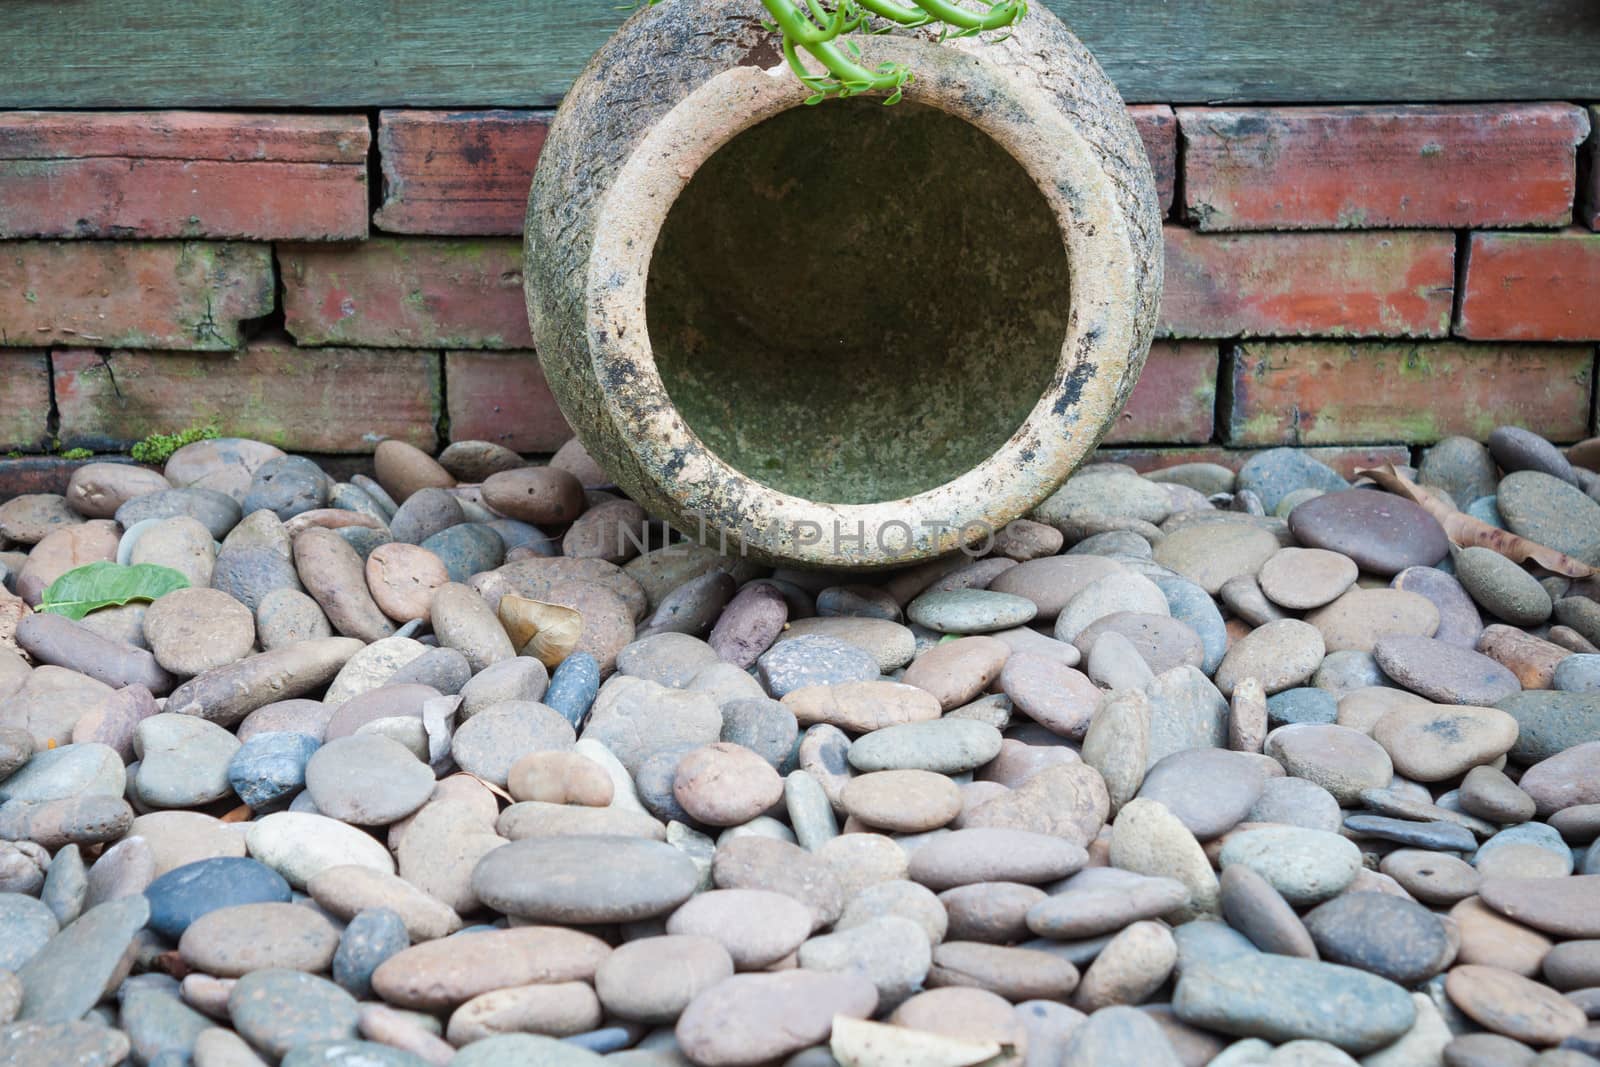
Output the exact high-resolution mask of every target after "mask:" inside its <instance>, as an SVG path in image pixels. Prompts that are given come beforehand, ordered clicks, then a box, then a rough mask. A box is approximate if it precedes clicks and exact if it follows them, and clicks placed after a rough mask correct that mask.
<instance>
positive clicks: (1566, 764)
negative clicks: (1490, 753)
mask: <svg viewBox="0 0 1600 1067" xmlns="http://www.w3.org/2000/svg"><path fill="white" fill-rule="evenodd" d="M1517 784H1518V787H1519V788H1520V791H1521V792H1523V793H1525V794H1526V795H1527V796H1528V797H1530V798H1531V799H1532V800H1533V802H1534V805H1535V810H1536V811H1537V812H1538V814H1539V815H1540V816H1541V817H1548V816H1550V815H1553V814H1555V813H1556V812H1558V811H1561V810H1562V809H1564V808H1575V807H1579V806H1581V805H1588V804H1600V741H1589V742H1585V743H1584V744H1581V745H1574V746H1573V747H1571V748H1569V749H1567V750H1565V751H1564V752H1559V753H1557V754H1556V755H1554V756H1551V757H1549V758H1548V759H1544V760H1541V761H1539V762H1538V763H1536V764H1534V765H1533V766H1532V767H1529V768H1528V769H1527V770H1526V771H1525V772H1523V775H1522V777H1521V778H1520V779H1519V780H1518V783H1517Z"/></svg>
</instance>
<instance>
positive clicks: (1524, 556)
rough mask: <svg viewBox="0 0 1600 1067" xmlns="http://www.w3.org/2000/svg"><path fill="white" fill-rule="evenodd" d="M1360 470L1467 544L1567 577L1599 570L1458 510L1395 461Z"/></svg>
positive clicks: (1453, 539) (1585, 574) (1449, 534)
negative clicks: (1401, 471)
mask: <svg viewBox="0 0 1600 1067" xmlns="http://www.w3.org/2000/svg"><path fill="white" fill-rule="evenodd" d="M1356 473H1357V474H1360V475H1365V476H1366V477H1368V478H1371V479H1372V480H1373V481H1375V482H1377V483H1378V484H1379V485H1381V486H1383V487H1384V488H1385V489H1387V490H1389V492H1391V493H1396V494H1398V495H1400V496H1403V497H1405V498H1406V499H1407V500H1410V501H1411V502H1412V503H1414V504H1417V505H1419V506H1421V507H1422V508H1423V509H1424V510H1426V511H1427V513H1428V514H1429V515H1432V516H1433V517H1434V518H1435V519H1437V520H1439V525H1440V526H1443V527H1444V532H1445V536H1447V537H1449V538H1450V540H1451V542H1452V543H1454V544H1456V545H1459V546H1461V547H1463V548H1470V547H1473V546H1476V547H1478V548H1487V549H1490V550H1492V551H1495V552H1498V553H1500V554H1501V555H1502V556H1505V557H1506V558H1507V559H1512V560H1516V561H1517V562H1518V563H1528V562H1530V561H1531V562H1533V563H1537V564H1538V565H1539V566H1541V567H1543V568H1544V569H1545V570H1547V571H1550V572H1551V573H1552V574H1560V575H1563V576H1565V577H1567V578H1587V577H1589V576H1590V575H1592V574H1595V573H1597V572H1596V570H1595V568H1593V567H1591V566H1589V565H1588V564H1587V563H1584V562H1582V561H1581V560H1576V559H1573V558H1572V557H1571V556H1569V555H1567V554H1566V553H1564V552H1557V551H1556V550H1555V549H1553V548H1550V547H1548V546H1546V545H1541V544H1539V543H1538V542H1537V541H1530V540H1528V539H1527V538H1526V537H1519V536H1517V535H1516V534H1514V533H1512V532H1511V531H1510V530H1501V529H1497V528H1496V527H1493V526H1490V525H1489V524H1488V523H1486V522H1484V521H1483V520H1482V519H1475V518H1473V517H1472V516H1471V515H1468V514H1466V513H1465V512H1461V511H1457V510H1456V509H1455V508H1453V507H1451V506H1450V505H1449V504H1447V503H1445V502H1444V501H1443V500H1441V499H1439V498H1438V497H1437V496H1435V495H1434V494H1432V493H1427V492H1424V491H1423V490H1422V488H1421V487H1420V486H1418V485H1417V484H1416V483H1414V482H1413V481H1412V480H1411V479H1409V478H1407V477H1406V476H1405V475H1403V474H1401V473H1400V472H1399V471H1397V470H1395V469H1394V464H1392V463H1385V464H1384V465H1383V466H1381V467H1378V468H1375V469H1373V470H1364V471H1357V472H1356Z"/></svg>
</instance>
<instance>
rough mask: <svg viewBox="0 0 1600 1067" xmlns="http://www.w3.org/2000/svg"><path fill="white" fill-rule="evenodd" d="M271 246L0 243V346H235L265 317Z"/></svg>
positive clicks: (270, 294) (270, 297)
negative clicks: (251, 323) (246, 327)
mask: <svg viewBox="0 0 1600 1067" xmlns="http://www.w3.org/2000/svg"><path fill="white" fill-rule="evenodd" d="M272 306H273V273H272V249H271V248H269V247H268V246H266V245H249V244H235V243H219V242H208V241H181V242H179V241H140V242H132V241H128V242H124V241H15V242H10V243H6V244H0V345H42V344H68V345H91V346H93V347H96V348H171V349H184V350H189V351H216V350H219V349H230V348H237V347H238V345H239V343H240V340H241V337H240V331H239V324H240V322H241V321H242V320H244V319H253V318H259V317H261V316H263V315H266V314H267V313H268V312H270V311H271V310H272Z"/></svg>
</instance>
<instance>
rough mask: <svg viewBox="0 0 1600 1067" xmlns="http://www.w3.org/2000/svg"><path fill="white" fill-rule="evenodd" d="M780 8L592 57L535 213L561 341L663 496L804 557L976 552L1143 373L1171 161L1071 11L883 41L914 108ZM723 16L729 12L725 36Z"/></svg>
mask: <svg viewBox="0 0 1600 1067" xmlns="http://www.w3.org/2000/svg"><path fill="white" fill-rule="evenodd" d="M762 14H763V8H762V7H761V5H760V4H759V3H758V2H756V0H737V2H730V0H664V2H662V3H660V4H657V5H655V6H653V7H649V8H646V9H644V10H642V11H640V12H638V13H637V14H636V15H634V16H633V17H632V18H631V19H629V20H628V22H627V23H626V24H625V25H624V26H623V27H622V28H621V29H620V30H619V31H618V32H617V34H616V36H614V37H613V38H612V40H611V41H610V42H609V43H608V44H607V45H606V46H605V47H604V48H602V49H601V50H600V52H599V53H597V54H596V55H595V57H594V59H593V60H592V61H591V62H590V64H589V66H588V67H587V68H586V69H585V70H584V72H583V74H582V75H581V76H580V77H579V79H578V81H577V83H576V84H575V85H574V87H573V89H572V91H571V92H570V93H569V94H568V96H567V98H566V100H565V102H564V103H563V104H562V107H561V110H560V111H559V112H558V114H557V116H556V119H555V122H554V123H553V125H552V127H551V131H550V136H549V139H548V141H547V142H546V144H545V147H544V150H543V154H542V156H541V160H540V164H539V169H538V173H537V174H536V175H535V178H534V183H533V191H532V195H531V197H530V202H529V208H528V220H527V235H528V236H527V264H526V266H527V269H526V288H527V300H528V310H529V315H530V317H531V320H532V324H533V334H534V341H535V344H536V346H537V347H538V349H539V353H540V356H541V359H542V360H543V363H544V367H545V371H546V374H547V376H548V378H549V380H550V384H551V387H552V389H553V390H554V392H555V395H556V398H557V400H558V401H559V403H560V404H561V407H562V410H563V411H564V412H565V413H566V415H567V418H568V420H569V421H570V422H571V423H572V424H573V426H574V428H575V429H576V430H577V432H578V435H579V436H580V438H582V440H583V442H584V444H585V446H586V447H587V448H588V449H589V450H590V452H591V453H593V455H594V456H595V457H596V459H598V460H599V461H600V462H601V464H602V465H603V466H604V467H605V469H606V470H607V471H608V472H610V474H611V475H612V477H614V478H615V479H616V481H617V483H618V484H619V485H620V486H622V487H623V488H624V489H626V490H627V491H628V492H629V493H630V494H631V495H633V496H634V497H635V498H636V499H638V500H639V501H640V503H642V504H644V505H645V506H646V507H647V508H649V509H651V510H653V511H655V512H657V513H659V514H662V515H664V516H666V517H668V518H669V519H670V520H671V521H672V522H673V523H674V525H676V526H677V527H678V528H679V529H680V530H683V531H684V532H686V533H689V534H691V535H693V536H701V535H702V533H704V535H705V536H707V537H708V538H709V539H710V540H711V541H712V543H716V541H717V539H718V538H719V536H722V535H726V537H727V539H728V543H729V544H730V546H731V547H730V550H732V551H738V550H739V548H738V547H737V545H738V544H739V543H741V542H742V544H743V546H744V548H745V549H746V550H747V551H749V552H750V554H751V555H754V556H758V557H761V558H766V559H769V560H776V561H784V562H789V563H796V564H801V565H811V566H830V567H882V566H887V565H891V564H896V563H903V562H910V561H913V560H917V559H921V558H926V557H930V556H935V555H939V554H943V553H946V552H950V551H953V550H955V549H957V548H959V547H961V546H962V545H963V544H964V543H967V542H970V541H971V540H973V539H974V538H981V537H982V535H983V532H984V531H985V530H987V529H997V528H998V527H1000V526H1003V525H1004V524H1005V523H1006V522H1009V521H1010V520H1011V519H1013V518H1016V517H1018V516H1020V515H1023V514H1026V513H1027V511H1028V510H1029V509H1030V508H1032V507H1033V505H1034V504H1036V503H1037V502H1038V501H1039V500H1041V499H1043V498H1044V497H1045V496H1046V495H1048V494H1049V493H1050V492H1051V491H1052V490H1053V489H1055V487H1056V486H1058V485H1059V484H1060V483H1061V482H1062V480H1064V479H1065V478H1066V477H1067V475H1068V474H1070V473H1071V472H1072V470H1073V469H1074V468H1075V467H1076V466H1077V465H1078V464H1079V463H1081V462H1082V461H1083V460H1084V458H1085V457H1087V456H1088V455H1089V454H1090V452H1092V450H1093V449H1094V447H1095V445H1096V444H1097V443H1098V442H1099V440H1100V438H1101V436H1102V435H1103V434H1104V433H1105V431H1106V430H1107V429H1108V428H1109V427H1110V425H1111V423H1112V420H1113V419H1114V418H1115V416H1116V414H1117V412H1118V411H1120V410H1121V408H1122V405H1123V403H1124V402H1125V401H1126V400H1127V397H1128V394H1129V393H1130V392H1131V391H1132V388H1133V384H1134V382H1135V380H1136V379H1137V378H1138V374H1139V371H1140V369H1141V368H1142V366H1143V363H1144V359H1145V355H1146V353H1147V352H1148V349H1149V344H1150V337H1151V334H1152V332H1153V330H1154V326H1155V318H1156V312H1157V303H1158V300H1159V295H1160V291H1161V224H1160V213H1159V210H1158V208H1157V201H1156V194H1155V187H1154V182H1153V180H1152V178H1151V176H1150V168H1149V163H1148V161H1147V160H1146V157H1145V154H1144V149H1143V147H1142V145H1141V143H1140V141H1139V137H1138V134H1137V132H1136V131H1135V129H1134V126H1133V123H1132V121H1131V120H1130V119H1129V118H1128V115H1127V111H1126V109H1125V107H1124V106H1123V103H1122V100H1121V98H1120V97H1119V96H1118V95H1117V93H1116V90H1115V89H1114V88H1113V87H1112V85H1111V83H1110V82H1109V81H1108V80H1107V79H1106V77H1105V75H1104V74H1103V73H1102V72H1101V70H1100V68H1099V66H1098V65H1097V64H1096V63H1095V62H1094V60H1093V58H1092V57H1091V56H1090V55H1089V54H1088V52H1087V51H1085V50H1084V48H1083V46H1082V45H1081V44H1079V42H1078V41H1077V39H1076V38H1074V37H1073V36H1072V35H1071V34H1070V33H1069V32H1068V31H1067V30H1066V28H1065V27H1064V26H1062V24H1061V23H1060V22H1059V21H1058V20H1056V19H1055V17H1054V16H1052V15H1051V14H1049V12H1047V11H1045V10H1043V9H1042V8H1035V9H1034V10H1033V11H1032V12H1030V14H1029V15H1028V17H1027V18H1026V19H1025V20H1024V21H1023V22H1022V23H1021V24H1020V25H1019V26H1018V27H1016V29H1015V31H1014V33H1013V34H1012V36H1011V37H1010V38H1008V39H1006V40H1004V41H1000V42H994V43H985V42H981V41H975V40H971V39H965V40H962V39H958V40H952V41H948V42H945V43H943V44H939V43H937V42H936V41H934V40H933V39H932V37H931V35H929V36H923V35H907V34H897V35H892V36H882V37H867V38H863V39H861V41H860V44H861V47H862V50H863V52H864V53H865V57H866V62H867V64H868V65H869V66H870V65H873V64H876V63H878V62H883V61H896V60H897V61H902V62H905V63H907V64H909V65H910V67H911V69H912V70H913V71H914V72H915V74H916V78H915V80H914V81H913V82H912V84H911V85H909V86H908V87H907V88H906V91H905V97H904V100H903V101H902V102H901V103H899V104H896V105H894V106H891V107H884V106H882V103H881V101H880V100H877V99H869V98H855V99H850V100H828V101H825V102H823V103H822V104H820V105H818V106H815V107H806V106H804V103H805V100H806V98H807V96H808V95H810V94H809V91H808V90H807V89H806V88H805V87H804V86H803V85H802V84H801V83H800V82H799V81H798V79H796V78H795V77H794V76H793V74H792V73H791V72H790V71H789V70H788V69H787V68H786V67H785V66H784V65H783V63H782V60H781V57H780V55H779V53H778V51H777V47H776V44H777V39H776V36H775V35H774V34H772V33H770V32H769V31H768V30H767V29H765V28H764V27H763V26H762ZM708 28H712V29H714V30H715V32H707V30H708Z"/></svg>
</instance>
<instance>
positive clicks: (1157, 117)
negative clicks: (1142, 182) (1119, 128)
mask: <svg viewBox="0 0 1600 1067" xmlns="http://www.w3.org/2000/svg"><path fill="white" fill-rule="evenodd" d="M1128 114H1130V115H1132V116H1133V124H1134V125H1135V126H1137V127H1138V129H1139V139H1140V140H1142V141H1143V142H1144V150H1145V154H1146V155H1148V156H1149V157H1150V169H1151V170H1152V171H1154V172H1155V176H1156V195H1157V196H1159V197H1160V198H1161V214H1163V215H1165V214H1167V213H1168V212H1170V211H1171V210H1172V201H1173V197H1174V195H1175V187H1176V185H1177V180H1178V177H1177V176H1178V118H1177V116H1176V115H1175V114H1173V111H1172V109H1171V108H1170V107H1168V106H1167V105H1166V104H1135V105H1134V106H1132V107H1130V108H1128Z"/></svg>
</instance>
